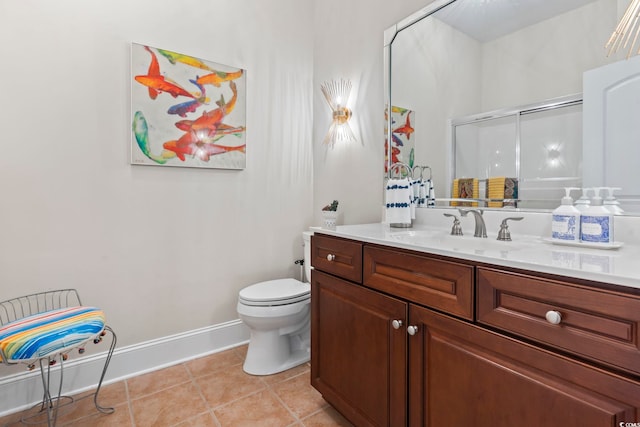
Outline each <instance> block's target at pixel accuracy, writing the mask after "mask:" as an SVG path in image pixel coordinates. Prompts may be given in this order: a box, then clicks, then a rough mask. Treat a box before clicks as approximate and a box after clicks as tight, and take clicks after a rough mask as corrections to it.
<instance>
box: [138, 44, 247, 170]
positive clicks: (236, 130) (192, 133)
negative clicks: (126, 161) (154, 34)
mask: <svg viewBox="0 0 640 427" xmlns="http://www.w3.org/2000/svg"><path fill="white" fill-rule="evenodd" d="M131 58H132V60H131V67H132V82H133V84H132V86H131V91H132V95H131V96H132V102H131V104H132V111H133V112H134V113H133V117H132V149H131V162H132V163H133V164H140V165H162V166H183V167H184V166H187V167H200V168H230V169H242V168H244V167H245V165H246V130H247V129H246V124H245V123H246V70H243V69H241V68H233V67H229V66H225V65H221V64H216V63H213V62H211V61H207V60H203V59H199V58H196V57H193V56H190V55H185V54H181V53H177V52H173V51H169V50H166V49H159V48H155V47H151V46H147V45H141V44H136V43H133V44H132V55H131ZM203 70H204V74H203ZM162 94H169V95H170V96H166V95H164V96H163V95H162ZM179 98H182V99H181V100H180V99H179ZM211 100H217V101H216V102H215V103H213V102H211Z"/></svg>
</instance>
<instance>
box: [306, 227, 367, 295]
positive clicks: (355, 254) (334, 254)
mask: <svg viewBox="0 0 640 427" xmlns="http://www.w3.org/2000/svg"><path fill="white" fill-rule="evenodd" d="M311 265H312V266H313V268H315V269H318V270H322V271H324V272H327V273H330V274H333V275H335V276H338V277H342V278H343V279H347V280H351V281H352V282H357V283H362V243H359V242H354V241H353V240H346V239H341V238H338V237H330V236H322V235H319V234H314V235H313V236H311Z"/></svg>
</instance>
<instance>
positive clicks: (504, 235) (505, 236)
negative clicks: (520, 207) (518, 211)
mask: <svg viewBox="0 0 640 427" xmlns="http://www.w3.org/2000/svg"><path fill="white" fill-rule="evenodd" d="M522 219H524V217H522V216H512V217H509V218H505V219H503V220H502V223H501V224H500V231H498V240H503V241H510V240H511V232H510V231H509V225H508V224H507V221H508V220H512V221H520V220H522Z"/></svg>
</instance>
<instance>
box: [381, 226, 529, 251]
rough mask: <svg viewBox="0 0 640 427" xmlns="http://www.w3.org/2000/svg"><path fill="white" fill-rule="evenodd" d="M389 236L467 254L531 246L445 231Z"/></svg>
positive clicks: (515, 241)
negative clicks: (455, 234)
mask: <svg viewBox="0 0 640 427" xmlns="http://www.w3.org/2000/svg"><path fill="white" fill-rule="evenodd" d="M389 236H390V237H391V238H392V239H394V240H396V241H398V242H402V243H407V244H410V245H416V246H423V247H431V248H440V249H446V250H452V251H458V252H467V253H477V254H481V253H488V252H512V251H517V250H521V249H523V248H526V247H529V246H531V244H532V243H533V242H532V241H531V239H530V238H529V239H526V238H523V239H522V240H518V239H517V238H514V240H511V241H501V240H497V239H496V238H495V237H493V238H492V237H488V238H482V237H473V235H465V236H452V235H451V234H450V233H448V232H447V231H444V230H409V231H400V232H391V233H389Z"/></svg>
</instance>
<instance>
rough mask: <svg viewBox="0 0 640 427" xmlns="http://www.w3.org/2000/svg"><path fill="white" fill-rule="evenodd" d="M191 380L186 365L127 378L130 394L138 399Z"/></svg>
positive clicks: (132, 397)
mask: <svg viewBox="0 0 640 427" xmlns="http://www.w3.org/2000/svg"><path fill="white" fill-rule="evenodd" d="M189 381H191V377H190V375H189V372H188V371H187V369H186V368H185V365H183V364H180V365H175V366H170V367H168V368H164V369H160V370H158V371H154V372H149V373H147V374H143V375H139V376H137V377H133V378H129V379H128V380H127V387H128V389H129V396H130V397H131V399H138V398H140V397H143V396H146V395H148V394H151V393H156V392H158V391H160V390H164V389H165V388H169V387H173V386H175V385H178V384H183V383H185V382H189Z"/></svg>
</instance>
